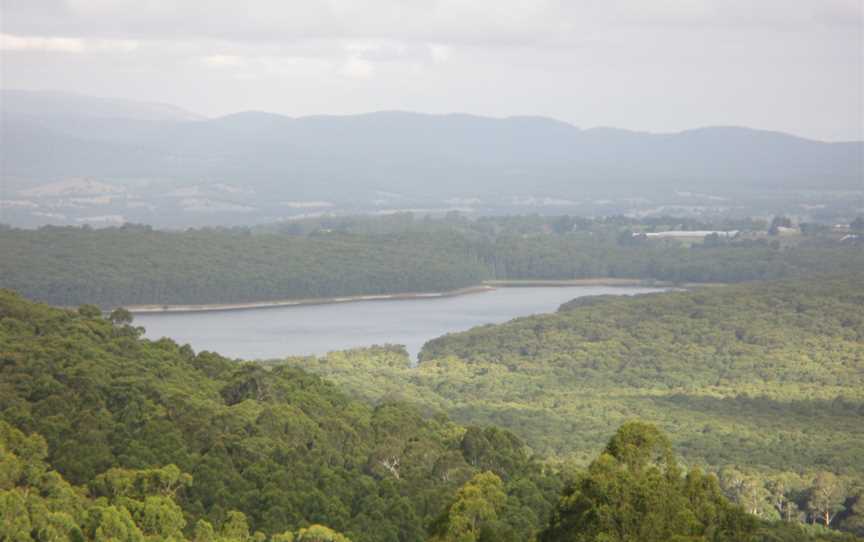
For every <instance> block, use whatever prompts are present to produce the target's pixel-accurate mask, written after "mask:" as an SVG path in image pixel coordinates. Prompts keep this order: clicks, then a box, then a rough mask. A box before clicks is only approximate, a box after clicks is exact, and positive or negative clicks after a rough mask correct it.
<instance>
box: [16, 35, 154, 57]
mask: <svg viewBox="0 0 864 542" xmlns="http://www.w3.org/2000/svg"><path fill="white" fill-rule="evenodd" d="M138 46H139V43H138V42H137V41H134V40H104V39H95V40H87V39H81V38H64V37H50V36H15V35H11V34H0V50H3V51H47V52H54V53H87V52H119V53H128V52H132V51H134V50H136V49H138Z"/></svg>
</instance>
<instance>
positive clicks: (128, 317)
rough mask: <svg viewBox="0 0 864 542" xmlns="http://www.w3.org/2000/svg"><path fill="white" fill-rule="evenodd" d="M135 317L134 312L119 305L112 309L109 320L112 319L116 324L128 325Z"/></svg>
mask: <svg viewBox="0 0 864 542" xmlns="http://www.w3.org/2000/svg"><path fill="white" fill-rule="evenodd" d="M133 319H134V317H133V316H132V313H131V312H129V311H128V310H126V309H124V308H123V307H118V308H116V309H114V310H113V311H111V314H109V315H108V320H110V321H111V323H112V324H114V325H115V326H128V325H129V324H131V323H132V320H133Z"/></svg>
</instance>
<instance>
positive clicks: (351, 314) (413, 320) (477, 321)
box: [135, 286, 661, 359]
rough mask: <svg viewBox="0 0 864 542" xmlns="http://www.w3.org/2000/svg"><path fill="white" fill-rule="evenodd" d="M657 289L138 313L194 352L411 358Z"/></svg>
mask: <svg viewBox="0 0 864 542" xmlns="http://www.w3.org/2000/svg"><path fill="white" fill-rule="evenodd" d="M657 291H661V289H659V288H635V287H620V286H614V287H612V286H572V287H569V286H568V287H530V288H499V289H497V290H493V291H489V292H483V293H476V294H470V295H463V296H457V297H444V298H429V299H405V300H386V301H358V302H353V303H337V304H331V305H306V306H294V307H279V308H266V309H249V310H235V311H219V312H191V313H179V314H178V313H174V314H165V313H163V314H139V315H136V316H135V324H136V325H140V326H144V327H145V328H147V337H148V338H151V339H157V338H160V337H163V336H165V337H170V338H172V339H174V340H175V341H177V342H178V343H180V344H184V343H189V344H190V345H192V347H193V348H194V349H195V350H196V351H201V350H211V351H214V352H219V353H220V354H222V355H224V356H228V357H237V358H246V359H264V358H279V357H286V356H294V355H309V354H314V355H323V354H326V353H327V352H330V351H333V350H345V349H348V348H354V347H359V346H371V345H374V344H387V343H390V344H402V345H405V347H406V348H407V349H408V352H409V353H410V354H411V356H412V357H413V358H416V356H417V353H418V352H419V351H420V348H421V347H422V346H423V344H424V343H425V342H426V341H428V340H430V339H434V338H435V337H439V336H441V335H444V334H445V333H449V332H452V331H464V330H466V329H470V328H472V327H474V326H478V325H482V324H495V323H500V322H506V321H507V320H511V319H513V318H516V317H518V316H528V315H530V314H538V313H544V312H553V311H555V310H556V309H557V308H558V307H559V306H560V305H561V304H562V303H565V302H567V301H570V300H571V299H574V298H576V297H584V296H589V295H603V294H619V295H634V294H641V293H650V292H657Z"/></svg>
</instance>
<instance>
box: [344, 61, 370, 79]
mask: <svg viewBox="0 0 864 542" xmlns="http://www.w3.org/2000/svg"><path fill="white" fill-rule="evenodd" d="M342 74H343V75H345V76H346V77H351V78H353V79H370V78H371V77H372V76H374V75H375V66H374V65H373V64H372V63H371V62H369V61H368V60H364V59H362V58H356V57H355V58H349V59H348V60H347V61H346V62H345V65H344V66H343V67H342Z"/></svg>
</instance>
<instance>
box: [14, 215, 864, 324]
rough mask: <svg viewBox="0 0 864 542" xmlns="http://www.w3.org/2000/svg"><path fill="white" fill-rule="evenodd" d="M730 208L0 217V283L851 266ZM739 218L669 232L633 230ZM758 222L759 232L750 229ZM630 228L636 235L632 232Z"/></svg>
mask: <svg viewBox="0 0 864 542" xmlns="http://www.w3.org/2000/svg"><path fill="white" fill-rule="evenodd" d="M767 227H768V225H767V224H763V223H760V222H756V221H749V220H737V221H726V222H717V223H712V224H703V223H699V222H698V221H694V220H681V219H672V218H665V219H651V220H635V219H627V218H611V219H595V220H589V219H582V218H576V217H568V216H564V217H530V216H528V217H501V218H486V219H479V220H475V221H469V220H466V219H464V218H461V217H459V216H458V215H454V216H451V217H447V218H444V219H437V220H432V219H429V220H418V219H415V218H414V217H413V216H412V215H398V216H394V217H385V218H362V217H358V218H323V219H318V220H310V221H305V222H298V223H290V224H282V225H274V226H266V227H259V228H253V229H246V228H236V229H202V230H187V231H178V232H167V231H154V230H152V229H150V228H149V227H146V226H135V225H127V226H124V227H121V228H108V229H101V230H93V229H89V228H72V227H69V228H58V227H44V228H41V229H39V230H18V229H12V228H6V229H2V228H0V252H2V253H3V255H4V257H3V258H2V259H0V287H5V288H10V289H13V290H15V291H18V292H20V293H22V294H23V295H25V296H27V297H29V298H32V299H37V300H40V301H45V302H48V303H52V304H55V305H62V306H77V305H79V304H83V303H94V304H97V305H100V306H101V307H103V308H113V307H116V306H120V305H135V304H158V305H162V304H180V305H182V304H206V303H241V302H254V301H270V300H281V299H309V298H322V297H332V296H345V295H364V294H387V293H407V292H437V291H447V290H454V289H459V288H463V287H466V286H472V285H476V284H478V283H480V282H481V281H483V280H487V279H578V278H598V277H601V278H602V277H608V278H634V279H643V280H649V281H650V280H660V281H669V282H676V283H679V282H739V281H747V280H758V279H769V278H784V277H794V276H801V275H804V274H809V273H813V272H819V271H834V272H839V271H843V270H849V271H854V270H856V269H861V268H864V249H862V245H860V244H856V243H855V242H840V241H838V239H839V237H837V236H832V235H830V228H829V229H828V230H829V231H826V228H825V227H821V226H818V225H813V226H808V227H806V228H804V232H805V233H806V235H800V236H796V237H794V238H782V239H781V238H779V237H776V236H775V237H772V236H770V235H768V234H767V233H765V230H766V228H767ZM670 228H676V229H679V230H706V229H707V230H711V229H724V230H741V231H747V232H751V233H750V234H748V235H749V236H744V237H741V238H737V239H732V240H729V239H721V238H717V237H716V236H714V237H713V238H708V239H705V241H704V242H699V243H695V244H692V245H690V244H682V243H681V242H678V241H674V240H673V241H670V240H667V239H649V238H647V237H645V235H642V234H644V233H646V232H647V233H650V232H652V231H663V230H666V229H670ZM759 232H762V233H759ZM634 234H635V236H634Z"/></svg>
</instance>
